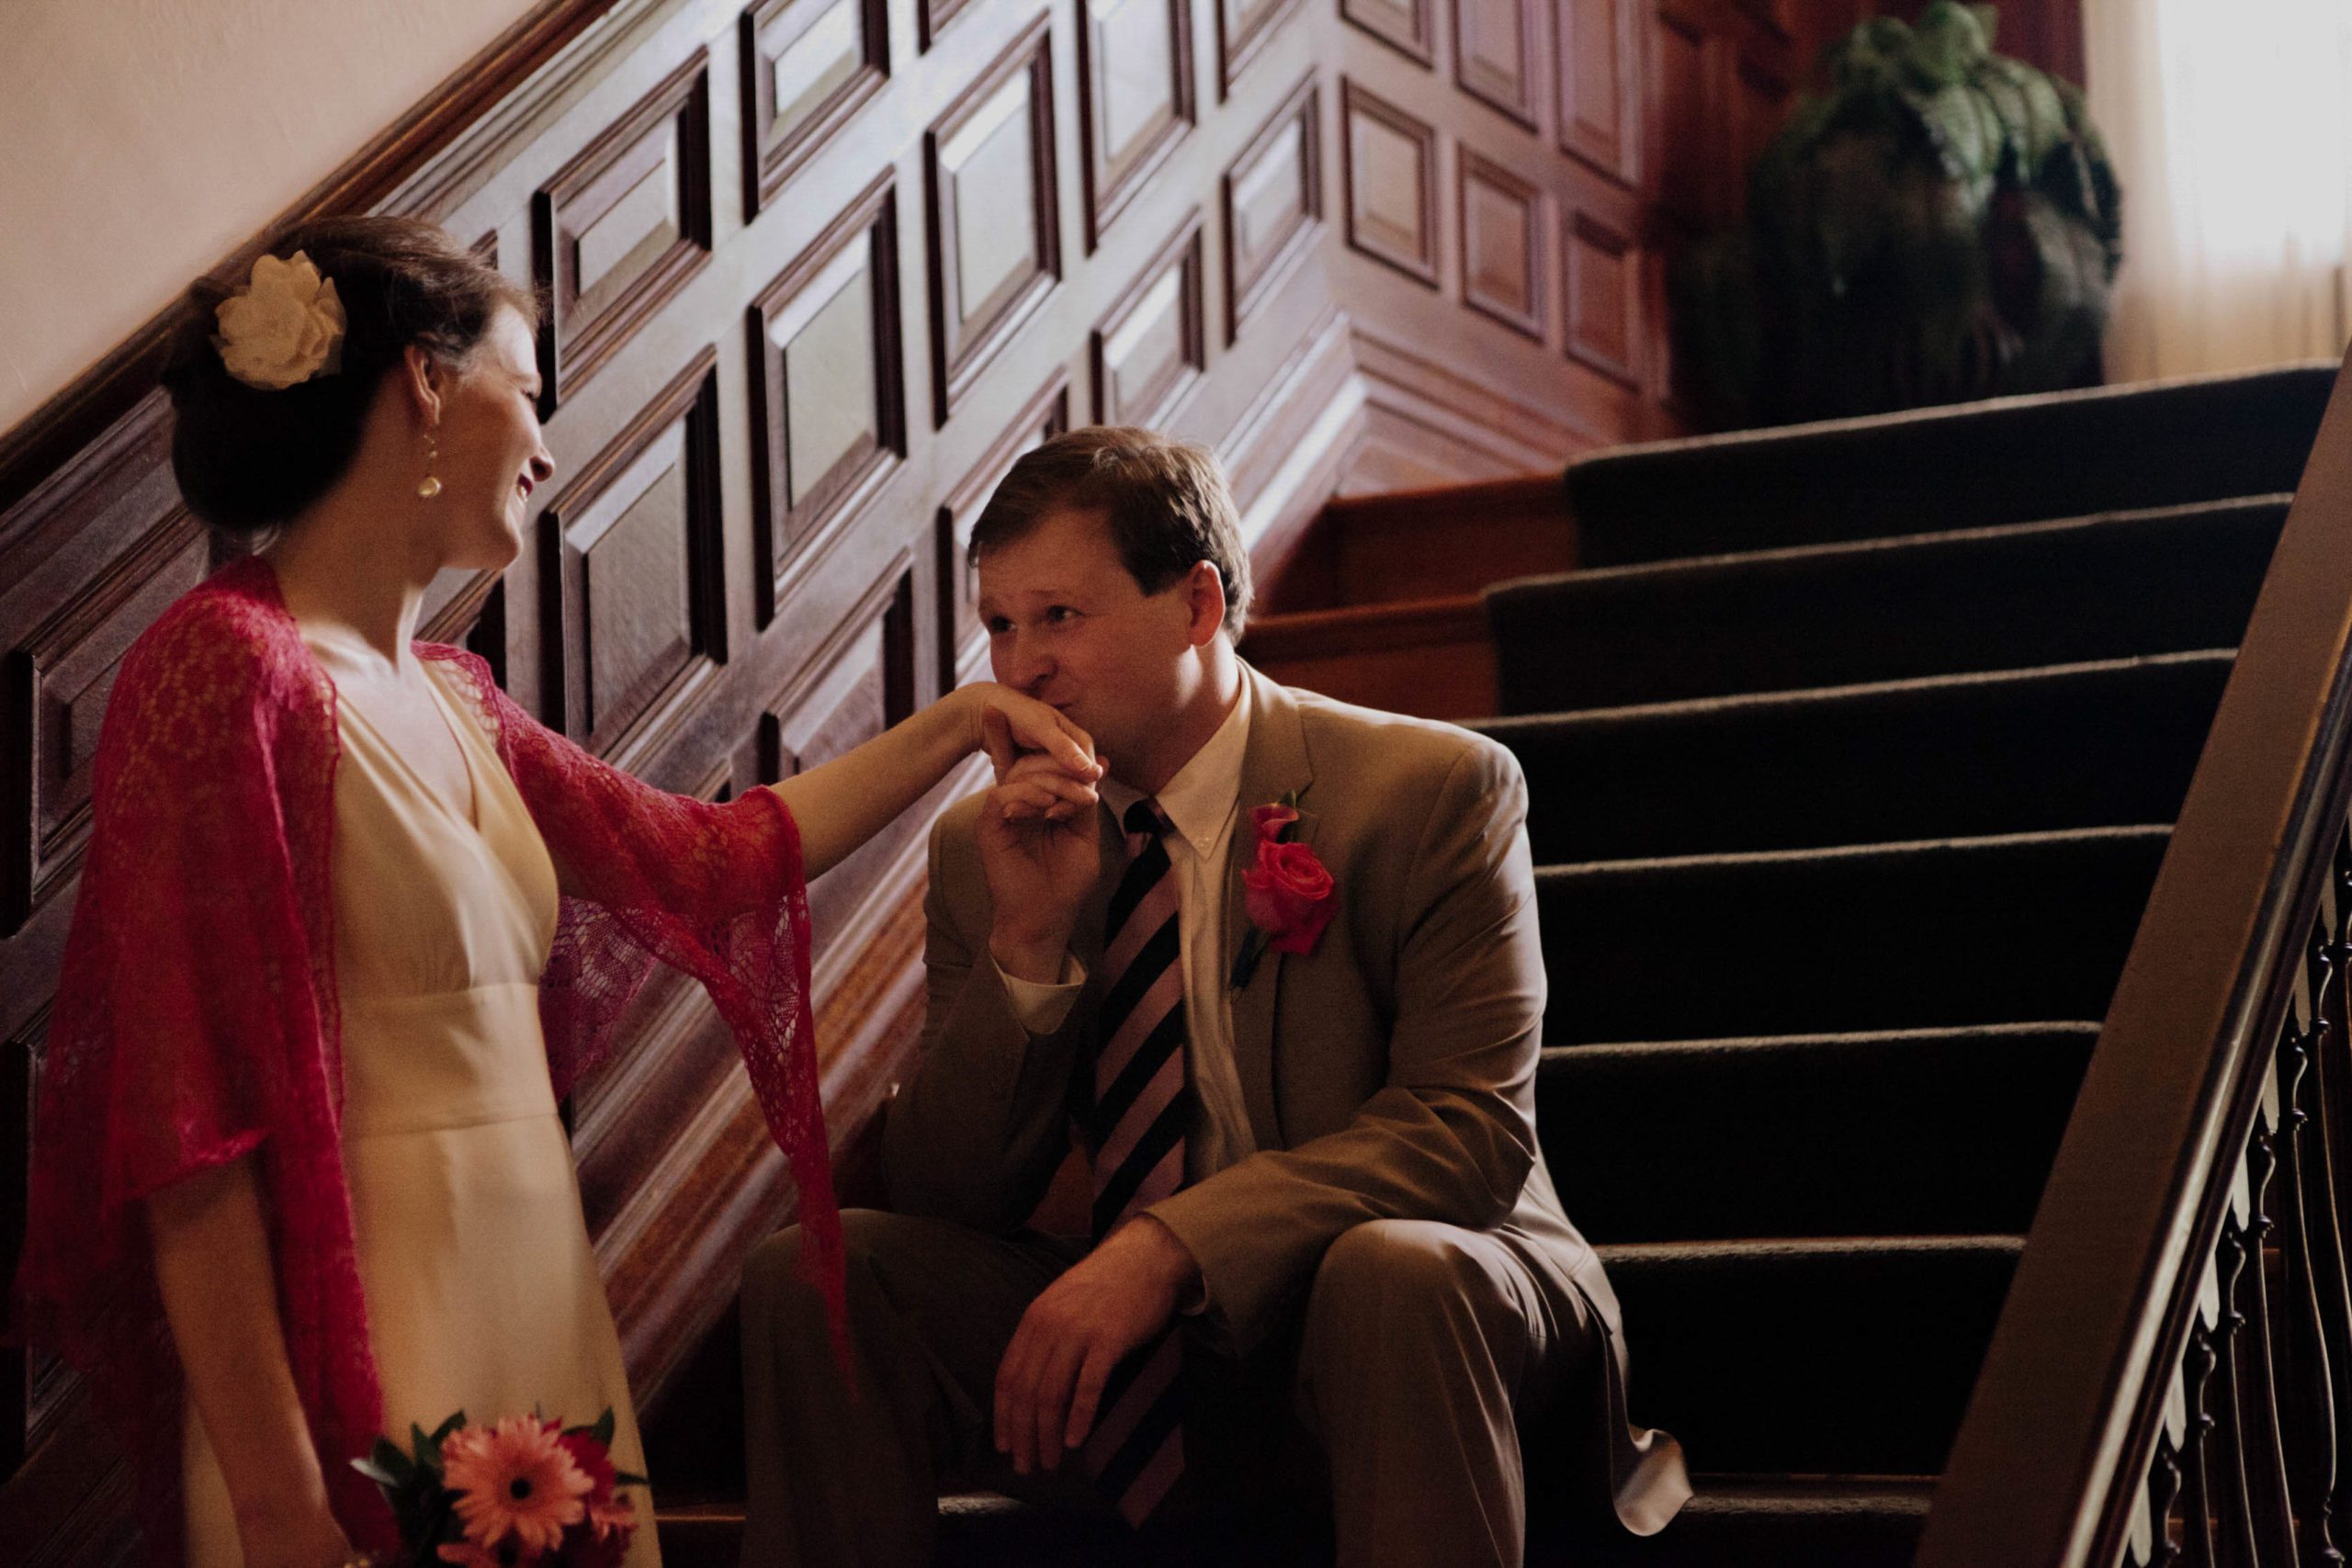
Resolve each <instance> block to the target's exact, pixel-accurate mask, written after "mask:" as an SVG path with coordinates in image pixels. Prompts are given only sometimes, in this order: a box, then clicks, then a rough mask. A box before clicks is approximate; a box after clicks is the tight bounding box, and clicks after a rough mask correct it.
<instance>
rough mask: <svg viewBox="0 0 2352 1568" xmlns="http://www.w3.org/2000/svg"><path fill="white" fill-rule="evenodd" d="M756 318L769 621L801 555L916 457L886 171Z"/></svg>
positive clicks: (760, 513)
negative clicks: (911, 446)
mask: <svg viewBox="0 0 2352 1568" xmlns="http://www.w3.org/2000/svg"><path fill="white" fill-rule="evenodd" d="M750 328H751V345H752V360H751V364H752V454H753V456H752V534H753V537H754V539H755V540H756V541H757V553H758V558H759V559H760V560H762V561H763V562H764V563H765V566H766V570H765V571H764V572H763V574H762V575H763V582H762V583H761V585H760V592H759V594H758V599H759V619H760V624H761V625H763V626H764V625H766V624H767V623H768V621H769V620H771V619H772V618H773V617H774V615H775V605H776V604H777V603H778V601H779V599H780V597H781V595H782V592H783V583H784V581H785V578H786V575H787V573H788V572H789V571H791V570H794V569H795V564H794V563H795V562H797V560H798V559H800V558H802V557H803V556H804V555H805V554H806V553H807V552H808V551H809V549H810V547H811V546H812V544H813V543H814V542H815V541H816V540H817V539H818V538H820V536H825V535H826V534H827V533H828V532H829V531H830V529H831V527H832V525H834V524H836V523H837V522H842V521H845V520H846V519H848V518H849V517H851V516H853V515H854V513H855V512H856V510H857V508H858V507H859V506H860V505H861V504H862V503H863V502H865V500H866V499H867V498H868V497H870V496H872V495H873V493H874V492H875V491H876V489H877V488H878V487H879V486H880V485H881V484H882V482H883V481H884V480H885V479H888V477H889V475H890V472H891V470H892V469H894V468H897V466H898V464H899V460H900V459H901V458H903V457H905V456H906V451H907V420H906V392H905V386H904V376H903V372H902V369H901V364H902V360H901V355H900V353H899V240H898V194H897V189H896V187H895V186H893V184H892V183H891V181H890V179H889V177H888V175H885V176H883V177H882V178H881V179H878V180H876V182H875V183H874V184H873V185H871V186H867V187H866V189H865V192H864V193H863V194H861V195H860V196H859V197H858V198H857V199H856V200H855V201H854V202H853V203H852V204H851V205H850V207H849V208H848V209H847V210H845V211H844V212H842V214H841V216H839V217H838V218H836V219H834V220H833V221H832V222H831V224H830V225H828V226H827V228H826V230H825V231H824V232H823V233H822V234H820V235H819V236H818V237H817V239H816V241H815V242H814V243H811V244H810V245H809V249H808V250H807V251H805V252H803V253H802V254H800V255H799V256H798V257H797V259H796V260H794V261H793V263H792V264H791V265H789V266H787V267H786V268H785V270H784V272H783V273H782V274H781V275H779V276H777V278H776V279H775V282H773V283H771V284H769V285H768V287H767V288H765V289H763V291H762V292H761V294H760V297H759V299H756V300H754V301H753V302H752V308H751V316H750Z"/></svg>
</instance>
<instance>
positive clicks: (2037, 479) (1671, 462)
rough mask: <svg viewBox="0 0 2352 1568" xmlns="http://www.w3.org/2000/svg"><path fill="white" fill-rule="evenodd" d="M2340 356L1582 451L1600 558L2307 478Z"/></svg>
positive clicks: (1593, 555) (1591, 534) (2079, 511)
mask: <svg viewBox="0 0 2352 1568" xmlns="http://www.w3.org/2000/svg"><path fill="white" fill-rule="evenodd" d="M2335 370H2336V367H2335V366H2333V365H2328V366H2316V365H2314V366H2310V367H2295V368H2290V369H2285V370H2269V371H2261V372H2257V373H2255V374H2251V375H2244V376H2224V377H2215V378H2209V379H2204V380H2199V381H2192V382H2183V383H2180V384H2178V385H2175V386H2169V387H2148V388H2132V389H2115V390H2099V391H2091V392H2061V393H2054V394H2051V395H2047V396H2041V397H2031V398H2011V399H2004V400H1998V401H1995V402H1989V403H1975V404H1962V405H1959V406H1956V407H1952V408H1946V409H1937V410H1932V411H1927V412H1920V413H1917V414H1909V415H1903V416H1898V417H1895V418H1891V419H1870V420H1846V421H1837V422H1833V423H1826V424H1815V425H1803V426H1792V427H1790V428H1788V429H1785V430H1777V431H1766V432H1762V433H1758V434H1740V435H1729V436H1710V437H1702V438H1700V439H1698V440H1691V441H1670V442H1661V443H1658V444H1657V445H1654V446H1637V447H1632V448H1625V449H1621V450H1618V451H1615V452H1610V453H1604V454H1600V455H1598V456H1595V457H1589V458H1586V459H1585V460H1583V461H1581V462H1577V463H1573V464H1571V465H1569V468H1568V475H1567V489H1568V505H1569V508H1570V510H1571V512H1572V513H1574V514H1575V517H1576V521H1577V558H1578V559H1580V560H1582V561H1583V562H1584V563H1585V564H1587V565H1589V566H1618V565H1623V564H1624V563H1625V562H1628V561H1640V560H1665V559H1668V558H1673V557H1676V556H1694V555H1713V554H1718V553H1721V552H1723V551H1727V550H1755V549H1769V548H1771V547H1775V546H1780V545H1798V544H1817V543H1821V542H1823V541H1826V540H1830V539H1866V538H1872V537H1878V536H1886V535H1894V534H1921V533H1928V532H1932V531H1935V530H1938V529H1945V528H1973V527H1987V526H1991V525H1996V524H2001V523H2025V522H2030V521H2033V520H2035V519H2039V518H2048V517H2074V516H2080V515H2083V514H2085V513H2091V512H2099V511H2107V510H2110V509H2113V508H2117V507H2143V506H2173V505H2178V504H2180V503H2182V502H2196V501H2215V500H2219V499H2221V498H2222V497H2224V496H2233V495H2265V494H2269V493H2271V492H2274V491H2291V490H2293V489H2294V488H2295V487H2296V485H2298V484H2299V483H2301V479H2302V472H2303V463H2304V460H2305V459H2306V458H2307V457H2309V456H2310V454H2311V449H2312V439H2313V437H2314V436H2315V435H2316V434H2317V433H2318V430H2319V421H2320V414H2321V412H2322V411H2323V410H2324V408H2325V406H2326V402H2327V397H2328V393H2329V391H2330V390H2331V389H2332V388H2333V386H2334V384H2335Z"/></svg>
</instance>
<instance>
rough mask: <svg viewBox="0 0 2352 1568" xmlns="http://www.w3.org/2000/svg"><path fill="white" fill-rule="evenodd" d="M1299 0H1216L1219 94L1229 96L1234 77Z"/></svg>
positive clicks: (1252, 58)
mask: <svg viewBox="0 0 2352 1568" xmlns="http://www.w3.org/2000/svg"><path fill="white" fill-rule="evenodd" d="M1298 3H1299V0H1216V58H1217V73H1216V74H1217V93H1218V96H1220V97H1230V96H1232V95H1233V84H1234V83H1235V81H1237V80H1238V78H1239V77H1240V75H1241V73H1242V71H1243V70H1244V69H1245V68H1247V67H1248V65H1249V63H1250V62H1251V61H1252V60H1255V59H1257V58H1258V55H1259V53H1260V51H1262V50H1263V49H1264V48H1265V47H1266V44H1267V41H1268V40H1269V39H1272V37H1273V36H1274V32H1275V30H1276V29H1277V28H1280V27H1281V26H1282V24H1283V22H1284V21H1285V20H1287V19H1288V17H1289V16H1290V14H1291V12H1292V11H1294V10H1295V9H1296V8H1297V6H1298Z"/></svg>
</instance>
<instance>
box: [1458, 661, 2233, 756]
mask: <svg viewBox="0 0 2352 1568" xmlns="http://www.w3.org/2000/svg"><path fill="white" fill-rule="evenodd" d="M2236 660H2237V649H2234V648H2200V649H2183V650H2180V651H2177V652H2169V653H2147V654H2134V655H2131V656H2128V657H2125V658H2120V659H2085V660H2073V661H2070V662H2068V663H2064V664H2042V665H2035V666H2032V667H2030V668H2027V669H2019V670H1962V671H1954V672H1952V673H1950V674H1941V675H1905V676H1899V677H1896V678H1894V679H1892V680H1884V681H1854V682H1846V683H1843V684H1840V685H1835V686H1799V687H1792V688H1790V689H1788V690H1784V691H1770V692H1731V693H1726V694H1723V695H1720V696H1708V697H1670V698H1667V699H1665V700H1663V701H1659V702H1648V703H1623V704H1618V705H1610V706H1602V707H1588V708H1561V709H1556V710H1554V711H1551V712H1546V713H1529V714H1509V715H1505V716H1501V717H1498V718H1488V719H1481V720H1480V721H1479V722H1477V723H1476V724H1475V725H1472V726H1471V727H1470V728H1473V729H1476V730H1477V731H1478V732H1479V733H1480V734H1482V735H1487V736H1490V737H1492V738H1493V739H1497V740H1501V741H1504V742H1505V743H1506V744H1508V743H1509V742H1510V740H1511V739H1516V738H1519V737H1521V736H1527V735H1534V734H1542V733H1544V732H1546V731H1551V730H1573V729H1579V728H1585V729H1596V730H1600V729H1610V728H1621V727H1626V726H1632V725H1638V724H1655V723H1668V722H1688V721H1693V720H1704V719H1713V718H1719V717H1722V716H1727V715H1747V714H1757V715H1764V716H1776V717H1777V716H1780V715H1781V714H1784V713H1788V712H1792V711H1799V710H1803V709H1806V708H1822V707H1840V706H1849V705H1865V704H1868V703H1870V702H1871V701H1873V700H1875V699H1883V698H1887V697H1896V696H1919V695H1933V694H1940V693H1946V692H1999V691H2010V690H2022V689H2027V688H2031V687H2035V686H2051V685H2064V684H2070V683H2076V682H2087V681H2095V680H2098V679H2101V678H2105V677H2113V676H2117V675H2127V674H2130V673H2132V672H2136V671H2165V670H2203V669H2214V668H2219V669H2223V670H2226V669H2228V668H2229V667H2230V666H2231V665H2233V664H2234V663H2235V662H2236Z"/></svg>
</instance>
